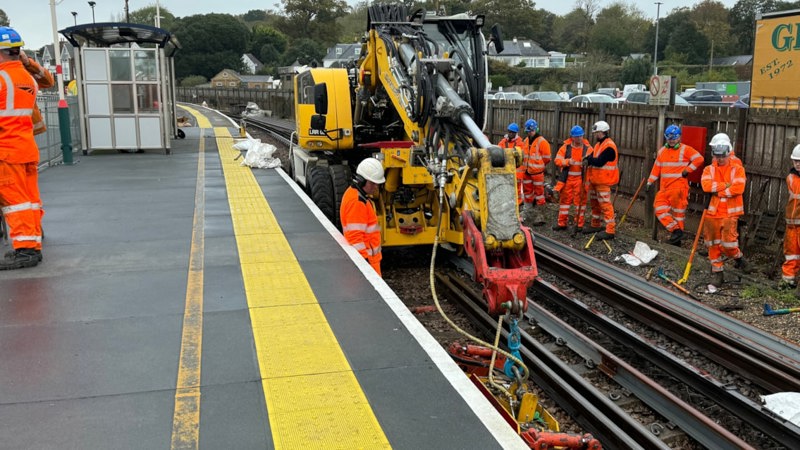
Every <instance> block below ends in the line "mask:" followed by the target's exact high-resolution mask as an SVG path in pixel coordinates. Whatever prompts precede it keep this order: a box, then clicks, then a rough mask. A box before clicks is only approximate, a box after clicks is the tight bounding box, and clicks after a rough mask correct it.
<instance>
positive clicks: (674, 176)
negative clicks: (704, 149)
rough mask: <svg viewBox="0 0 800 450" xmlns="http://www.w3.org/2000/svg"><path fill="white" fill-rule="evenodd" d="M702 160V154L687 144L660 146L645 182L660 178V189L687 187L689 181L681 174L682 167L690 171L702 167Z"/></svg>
mask: <svg viewBox="0 0 800 450" xmlns="http://www.w3.org/2000/svg"><path fill="white" fill-rule="evenodd" d="M703 162H704V158H703V155H701V154H700V153H699V152H698V151H697V150H695V149H694V148H692V147H690V146H688V145H685V144H681V146H680V147H678V148H668V147H661V148H660V149H659V150H658V155H657V156H656V162H655V164H653V169H652V170H650V177H649V178H648V179H647V182H648V183H655V182H656V181H657V180H658V179H659V178H661V189H662V190H668V189H680V188H688V187H689V181H688V180H686V178H684V177H683V175H682V173H683V171H684V169H685V170H687V171H688V172H689V173H692V172H694V171H695V170H697V169H698V168H699V167H702V165H703Z"/></svg>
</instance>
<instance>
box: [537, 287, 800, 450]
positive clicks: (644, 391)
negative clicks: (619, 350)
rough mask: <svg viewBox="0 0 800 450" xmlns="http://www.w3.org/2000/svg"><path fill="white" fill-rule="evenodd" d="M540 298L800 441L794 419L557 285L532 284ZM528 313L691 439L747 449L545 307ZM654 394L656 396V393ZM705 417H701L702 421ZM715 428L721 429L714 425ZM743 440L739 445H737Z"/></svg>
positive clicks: (777, 434)
mask: <svg viewBox="0 0 800 450" xmlns="http://www.w3.org/2000/svg"><path fill="white" fill-rule="evenodd" d="M533 291H534V293H535V294H536V296H535V297H534V298H536V297H538V296H541V297H542V298H546V299H547V300H549V301H551V302H553V303H554V304H556V305H558V307H559V308H563V309H564V310H566V311H567V312H568V313H569V314H570V315H571V316H574V317H578V318H579V319H581V320H583V321H584V322H585V323H586V324H588V325H589V326H591V327H593V328H595V329H597V330H598V331H600V332H601V333H603V334H605V335H607V336H609V337H611V338H612V339H614V340H615V341H616V342H617V343H619V344H621V345H623V346H624V347H625V348H626V349H627V350H630V351H632V352H633V353H635V354H636V355H637V356H640V357H643V358H645V359H647V361H648V362H650V363H652V364H654V365H655V366H657V367H659V368H660V369H661V370H662V371H663V372H664V373H665V374H667V375H669V376H671V377H674V378H676V379H677V380H679V381H680V382H681V383H683V384H685V385H687V386H689V387H691V388H692V389H694V390H696V391H698V392H700V393H702V394H703V395H705V396H707V397H708V398H709V399H711V400H712V401H714V402H715V403H717V404H719V405H720V406H722V407H723V408H725V409H726V410H728V411H730V412H731V413H733V414H734V415H735V416H737V417H739V418H741V419H742V420H743V421H744V422H745V423H748V424H750V425H751V426H753V427H754V428H755V429H758V430H760V431H762V432H763V433H764V434H765V435H767V436H769V437H771V438H772V439H774V440H775V441H777V442H779V443H781V444H783V445H785V446H786V447H787V448H792V447H793V446H795V445H796V443H797V442H800V427H797V426H796V425H794V424H793V423H791V422H790V421H788V420H786V419H783V418H781V417H778V416H776V415H775V414H773V413H772V412H770V411H768V410H765V409H762V407H761V405H759V404H756V403H755V402H753V401H752V400H750V399H749V398H748V397H746V396H744V395H742V394H741V393H739V392H738V391H737V390H732V389H729V387H728V386H726V385H724V384H722V383H720V382H719V381H717V380H715V379H713V378H710V377H709V376H708V374H707V373H706V372H704V371H700V370H698V369H697V368H695V367H692V366H690V365H688V364H686V363H685V362H684V361H682V360H680V359H679V358H677V357H676V356H674V355H672V354H671V353H669V352H667V351H665V350H662V349H659V348H657V347H655V346H653V345H652V343H650V342H647V341H645V340H644V339H643V338H642V337H640V336H639V335H637V334H636V333H634V332H632V331H631V330H629V329H627V328H625V327H624V326H622V325H620V324H618V323H616V322H614V321H613V320H612V319H610V318H609V317H607V316H605V315H603V314H602V313H600V312H598V311H596V310H592V309H591V308H589V307H588V306H587V305H586V304H584V303H582V302H580V301H579V300H577V299H575V298H573V297H571V296H570V295H568V294H566V293H564V292H563V291H561V290H560V289H558V288H557V287H555V286H553V285H552V284H550V283H548V282H546V281H543V280H537V281H536V283H535V284H534V285H533ZM527 314H528V315H530V316H531V317H532V319H533V320H534V321H535V322H536V323H537V324H538V325H539V326H540V327H541V328H542V329H544V330H545V331H547V332H548V334H550V335H552V336H554V337H556V338H561V339H562V340H563V341H565V342H566V344H567V346H568V347H569V348H571V349H572V350H573V351H575V352H576V353H578V354H579V355H581V356H583V357H584V359H586V360H587V361H590V362H591V363H593V364H597V365H598V367H599V368H600V370H602V371H603V372H604V373H606V374H607V375H608V376H609V377H611V378H613V379H614V380H615V381H617V382H618V383H619V384H620V385H622V386H624V387H626V388H627V389H628V390H630V391H631V392H632V393H633V394H634V395H635V396H636V397H638V398H640V399H642V400H643V401H644V402H645V403H647V404H648V405H649V406H650V407H652V408H653V409H655V410H656V411H658V412H659V413H661V414H662V415H663V416H665V417H667V418H668V419H670V420H671V421H672V422H674V423H675V424H677V425H678V426H679V427H680V428H681V429H683V430H684V431H685V432H686V433H687V434H688V435H690V436H692V437H693V438H694V439H695V440H697V441H698V442H700V443H702V444H703V445H705V446H706V447H709V448H719V445H721V444H723V443H724V444H725V445H730V446H733V447H734V448H736V447H737V446H747V444H746V443H744V442H741V441H739V439H738V438H736V439H733V440H732V439H730V436H732V435H731V434H730V433H727V432H726V433H722V432H721V431H720V429H722V428H721V427H719V425H716V424H713V423H712V424H709V423H707V422H708V420H709V419H708V418H707V417H705V415H703V414H700V413H699V412H697V410H696V409H694V408H692V409H691V410H685V409H684V408H683V407H682V406H681V405H671V404H670V403H669V402H671V401H672V400H671V399H670V398H669V397H665V398H661V393H660V392H659V390H654V391H653V390H652V387H651V386H650V385H649V383H648V382H647V381H645V380H643V379H641V374H639V373H638V371H636V370H635V369H632V368H631V367H630V366H629V365H628V364H627V363H624V362H619V361H618V360H617V357H616V356H614V355H609V354H607V351H606V350H604V349H602V348H598V346H597V345H596V344H595V343H593V342H590V341H587V339H588V338H585V337H583V336H581V335H579V334H577V333H576V332H574V331H573V330H571V328H570V327H569V325H567V324H566V323H564V322H563V321H562V320H561V319H559V318H558V317H556V316H555V314H553V313H552V312H550V311H547V310H546V309H544V308H543V307H542V306H541V305H538V304H537V303H535V302H533V301H529V302H528V312H527ZM651 391H652V392H651ZM698 414H700V415H701V416H702V417H697V415H698ZM715 425H716V426H715ZM737 441H738V442H737Z"/></svg>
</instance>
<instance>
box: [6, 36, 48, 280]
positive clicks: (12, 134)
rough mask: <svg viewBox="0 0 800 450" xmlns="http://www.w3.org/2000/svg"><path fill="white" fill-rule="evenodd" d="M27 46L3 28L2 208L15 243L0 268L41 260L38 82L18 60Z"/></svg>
mask: <svg viewBox="0 0 800 450" xmlns="http://www.w3.org/2000/svg"><path fill="white" fill-rule="evenodd" d="M23 45H24V43H23V41H22V38H21V37H20V35H19V33H17V32H16V31H15V30H14V29H12V28H9V27H0V208H2V212H3V216H4V218H5V220H6V223H7V224H8V228H9V231H10V232H9V236H10V237H11V245H12V247H13V251H11V252H8V253H6V254H5V255H3V259H2V260H0V270H14V269H22V268H26V267H34V266H36V265H37V264H38V263H39V261H41V260H42V257H41V256H42V235H41V215H40V213H39V212H38V211H35V210H34V205H33V203H34V198H33V193H32V188H31V183H36V182H37V174H38V161H39V149H38V148H37V147H36V141H35V140H34V139H33V119H32V117H31V116H32V114H33V107H34V105H35V104H36V93H37V92H38V86H37V85H36V81H34V79H33V77H32V76H31V75H30V74H29V73H28V72H27V71H26V70H25V68H24V66H23V65H22V62H21V61H20V54H21V53H22V46H23Z"/></svg>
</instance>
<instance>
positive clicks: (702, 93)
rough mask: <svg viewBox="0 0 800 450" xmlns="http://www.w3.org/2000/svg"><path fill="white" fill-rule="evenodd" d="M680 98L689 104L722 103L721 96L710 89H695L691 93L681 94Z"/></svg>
mask: <svg viewBox="0 0 800 450" xmlns="http://www.w3.org/2000/svg"><path fill="white" fill-rule="evenodd" d="M682 97H683V98H684V99H685V100H686V101H687V102H689V103H692V104H694V103H702V102H722V94H720V93H719V92H717V91H712V90H710V89H697V90H695V91H694V92H692V93H686V94H683V95H682Z"/></svg>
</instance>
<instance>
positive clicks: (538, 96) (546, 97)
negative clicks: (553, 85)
mask: <svg viewBox="0 0 800 450" xmlns="http://www.w3.org/2000/svg"><path fill="white" fill-rule="evenodd" d="M525 98H526V99H528V100H537V101H540V102H562V101H564V100H563V99H562V98H561V96H560V95H558V93H557V92H553V91H536V92H531V93H530V94H528V95H526V96H525Z"/></svg>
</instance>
